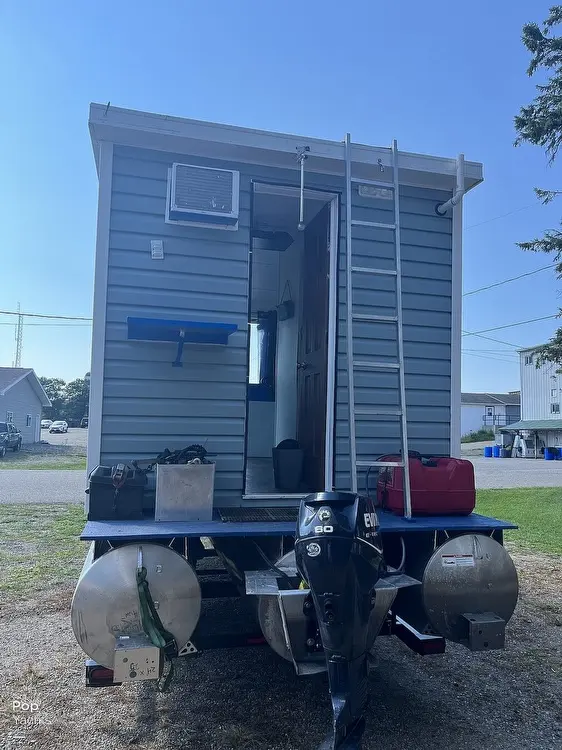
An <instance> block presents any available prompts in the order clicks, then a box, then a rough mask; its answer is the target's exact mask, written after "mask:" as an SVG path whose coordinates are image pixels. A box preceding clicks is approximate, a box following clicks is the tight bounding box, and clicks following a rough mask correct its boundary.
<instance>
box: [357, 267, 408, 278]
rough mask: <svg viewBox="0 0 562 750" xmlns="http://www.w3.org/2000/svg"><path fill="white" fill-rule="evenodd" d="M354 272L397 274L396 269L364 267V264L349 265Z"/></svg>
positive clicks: (384, 274)
mask: <svg viewBox="0 0 562 750" xmlns="http://www.w3.org/2000/svg"><path fill="white" fill-rule="evenodd" d="M351 270H352V271H355V273H376V274H379V275H381V276H397V275H398V271H392V270H387V269H386V268H365V267H364V266H351Z"/></svg>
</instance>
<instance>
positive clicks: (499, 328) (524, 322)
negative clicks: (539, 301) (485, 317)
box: [463, 313, 558, 336]
mask: <svg viewBox="0 0 562 750" xmlns="http://www.w3.org/2000/svg"><path fill="white" fill-rule="evenodd" d="M557 317H558V313H556V315H545V316H543V317H542V318H533V319H532V320H522V321H521V322H519V323H508V324H507V325H505V326H496V327H495V328H485V329H484V330H483V331H465V332H464V333H463V336H480V335H481V334H482V333H490V332H491V331H502V330H503V329H504V328H515V327H516V326H524V325H527V323H537V322H538V321H539V320H551V319H552V318H557Z"/></svg>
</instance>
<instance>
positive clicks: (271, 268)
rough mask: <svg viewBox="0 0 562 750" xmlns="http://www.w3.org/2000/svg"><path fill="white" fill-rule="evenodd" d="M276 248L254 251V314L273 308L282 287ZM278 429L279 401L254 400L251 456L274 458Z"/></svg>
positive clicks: (250, 413) (250, 411) (250, 418)
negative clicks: (276, 411) (276, 408)
mask: <svg viewBox="0 0 562 750" xmlns="http://www.w3.org/2000/svg"><path fill="white" fill-rule="evenodd" d="M280 255H282V253H277V252H274V251H272V250H254V251H253V254H252V305H251V307H252V313H256V312H258V310H263V311H265V310H273V309H274V308H275V306H276V305H277V300H278V296H277V294H278V288H279V256H280ZM274 431H275V403H274V402H273V401H250V402H249V406H248V447H247V455H248V458H271V448H272V446H273V441H274Z"/></svg>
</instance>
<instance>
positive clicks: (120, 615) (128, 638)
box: [71, 543, 201, 679]
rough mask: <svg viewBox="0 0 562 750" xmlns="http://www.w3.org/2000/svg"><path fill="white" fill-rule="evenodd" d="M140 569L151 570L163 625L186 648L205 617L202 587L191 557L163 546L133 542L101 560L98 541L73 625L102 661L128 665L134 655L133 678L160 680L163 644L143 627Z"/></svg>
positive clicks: (82, 581)
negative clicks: (158, 644)
mask: <svg viewBox="0 0 562 750" xmlns="http://www.w3.org/2000/svg"><path fill="white" fill-rule="evenodd" d="M139 569H144V570H145V571H146V583H147V584H148V588H149V591H150V596H151V598H152V602H153V604H154V607H155V609H156V611H157V613H158V616H159V618H160V621H161V623H162V626H163V628H164V629H165V630H166V631H167V632H169V633H170V634H171V635H172V636H173V638H174V640H175V643H176V644H177V649H178V651H181V649H182V648H183V647H184V646H185V645H186V644H187V643H188V642H189V640H190V638H191V635H192V633H193V631H194V630H195V626H196V625H197V622H198V620H199V615H200V612H201V590H200V587H199V582H198V580H197V576H196V575H195V573H194V571H193V568H192V567H191V565H190V564H189V563H188V562H187V560H186V559H185V558H183V557H182V556H181V555H179V554H178V553H177V552H174V551H173V550H172V549H170V548H169V547H165V546H163V545H158V544H150V543H146V544H144V543H143V544H127V545H125V546H123V547H117V548H115V549H112V550H110V551H109V552H106V553H105V554H104V555H102V556H101V557H99V558H98V559H97V560H94V559H93V545H92V548H91V549H90V552H89V554H88V556H87V558H86V561H85V563H84V567H83V569H82V573H81V575H80V579H79V581H78V585H77V586H76V591H75V592H74V597H73V599H72V607H71V619H72V629H73V630H74V635H75V636H76V640H77V641H78V643H79V644H80V646H81V647H82V649H83V650H84V651H85V652H86V654H88V656H89V657H90V658H91V659H93V660H94V661H95V662H97V663H98V664H101V665H103V666H104V667H107V668H108V669H115V668H116V667H118V668H119V670H122V669H123V664H125V665H129V664H130V661H131V660H133V663H134V664H135V665H137V666H138V668H137V669H133V670H131V669H129V667H127V670H126V671H127V675H128V679H154V678H157V677H158V676H159V675H158V671H159V669H160V668H161V664H159V663H158V649H157V648H156V649H155V647H154V644H153V643H152V642H151V640H150V639H149V638H148V635H147V633H146V632H145V629H144V627H143V622H142V615H141V602H140V598H139V587H138V580H137V572H138V570H139ZM128 652H131V653H128ZM133 654H134V655H133ZM124 660H126V661H125V662H124ZM142 664H146V670H144V671H143V670H141V669H140V666H141V665H142ZM153 667H156V669H153ZM120 673H121V672H120V671H118V672H117V674H120Z"/></svg>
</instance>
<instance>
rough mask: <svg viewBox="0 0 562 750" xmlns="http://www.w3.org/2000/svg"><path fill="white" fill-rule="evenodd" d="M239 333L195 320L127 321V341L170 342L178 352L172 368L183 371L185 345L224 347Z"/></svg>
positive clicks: (232, 327)
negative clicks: (230, 338)
mask: <svg viewBox="0 0 562 750" xmlns="http://www.w3.org/2000/svg"><path fill="white" fill-rule="evenodd" d="M237 330H238V326H237V325H235V324H234V323H209V322H206V321H195V320H164V319H162V318H127V339H128V340H129V341H169V342H171V343H177V345H178V349H177V352H176V358H175V360H174V361H173V362H172V367H183V365H182V361H181V358H182V355H183V347H184V344H215V345H219V346H226V345H227V344H228V337H229V336H230V335H231V334H232V333H234V331H237Z"/></svg>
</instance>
